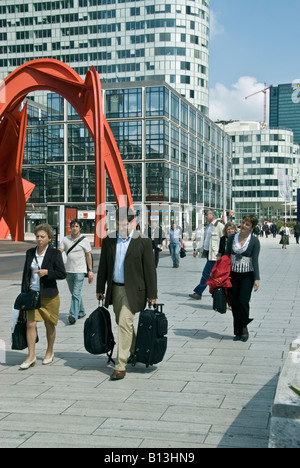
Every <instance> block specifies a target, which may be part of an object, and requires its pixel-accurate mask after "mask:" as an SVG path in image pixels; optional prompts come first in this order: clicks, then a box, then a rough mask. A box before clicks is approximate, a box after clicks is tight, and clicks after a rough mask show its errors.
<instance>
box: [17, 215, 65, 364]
mask: <svg viewBox="0 0 300 468" xmlns="http://www.w3.org/2000/svg"><path fill="white" fill-rule="evenodd" d="M35 236H36V243H37V246H36V247H33V248H31V249H29V250H27V252H26V260H25V265H24V270H23V278H22V292H29V291H39V292H40V297H41V306H40V308H39V309H34V310H28V311H27V344H28V357H27V359H26V360H25V361H24V362H23V364H21V366H20V369H22V370H26V369H29V367H32V366H34V365H35V363H36V355H35V343H36V337H37V328H36V325H37V322H45V327H46V335H47V342H48V347H47V351H46V355H45V359H44V360H43V364H44V365H47V364H51V363H52V362H53V359H54V354H53V345H54V341H55V337H56V328H55V327H56V325H57V322H58V314H59V306H60V299H59V293H58V288H57V283H56V280H59V279H65V278H66V270H65V267H64V263H63V259H62V255H61V252H60V251H59V250H57V249H55V248H54V247H53V246H52V245H51V243H52V240H53V237H54V232H53V229H52V228H51V226H50V225H49V224H46V223H45V224H40V225H39V226H36V227H35Z"/></svg>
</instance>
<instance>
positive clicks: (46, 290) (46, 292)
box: [22, 245, 67, 298]
mask: <svg viewBox="0 0 300 468" xmlns="http://www.w3.org/2000/svg"><path fill="white" fill-rule="evenodd" d="M35 252H36V247H34V248H32V249H29V250H27V252H26V260H25V265H24V270H23V278H22V292H28V291H29V286H30V277H31V263H32V260H33V259H34V256H35ZM41 269H45V270H48V275H47V276H43V277H42V278H40V286H41V290H40V291H41V297H48V298H50V297H55V296H57V294H58V288H57V283H56V280H60V279H65V278H66V276H67V273H66V270H65V266H64V262H63V259H62V255H61V252H60V251H59V250H57V249H55V248H54V247H52V245H49V247H48V249H47V251H46V254H45V257H44V260H43V263H42V267H41Z"/></svg>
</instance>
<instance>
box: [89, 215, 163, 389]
mask: <svg viewBox="0 0 300 468" xmlns="http://www.w3.org/2000/svg"><path fill="white" fill-rule="evenodd" d="M133 220H134V213H133V211H132V210H131V209H130V208H120V209H118V210H117V213H116V223H117V231H116V232H113V233H111V234H109V235H108V236H107V237H105V238H104V239H103V243H102V248H101V256H100V263H99V268H98V275H97V289H96V295H97V299H102V300H105V303H104V304H105V307H108V306H109V305H110V304H112V305H113V309H114V313H115V316H116V322H117V324H118V357H117V362H116V365H115V370H114V372H113V374H112V376H111V379H112V380H120V379H123V378H124V377H125V375H126V364H127V359H128V356H129V354H133V353H134V349H135V339H136V335H135V331H134V327H133V320H134V314H135V313H136V312H140V311H141V310H143V309H144V308H145V306H146V304H147V301H148V302H151V303H152V304H155V302H156V298H157V277H156V268H155V262H154V258H153V252H152V242H151V240H150V239H148V238H147V237H145V236H143V235H142V234H141V233H140V231H136V230H134V229H133ZM105 289H106V293H105Z"/></svg>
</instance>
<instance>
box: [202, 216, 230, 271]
mask: <svg viewBox="0 0 300 468" xmlns="http://www.w3.org/2000/svg"><path fill="white" fill-rule="evenodd" d="M223 230H224V224H222V223H221V222H220V221H218V220H216V222H215V224H214V225H213V228H212V231H211V236H210V239H209V252H208V260H211V261H214V262H215V261H216V260H217V258H218V252H219V246H220V239H221V237H222V236H223V235H224V234H223ZM204 238H205V236H203V238H202V245H201V247H200V252H199V254H200V255H199V256H200V257H201V256H203V247H204Z"/></svg>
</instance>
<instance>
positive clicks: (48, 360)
mask: <svg viewBox="0 0 300 468" xmlns="http://www.w3.org/2000/svg"><path fill="white" fill-rule="evenodd" d="M53 359H54V354H52V356H51V358H49V359H44V360H43V365H44V366H47V365H48V364H51V363H52V362H53Z"/></svg>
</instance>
